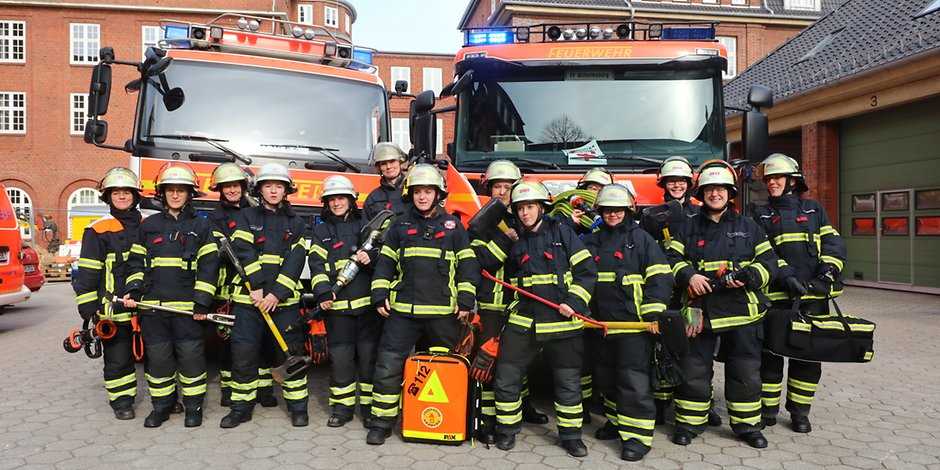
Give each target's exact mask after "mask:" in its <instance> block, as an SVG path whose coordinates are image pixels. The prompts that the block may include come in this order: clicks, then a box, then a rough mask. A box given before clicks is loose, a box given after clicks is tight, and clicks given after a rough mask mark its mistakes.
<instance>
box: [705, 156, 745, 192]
mask: <svg viewBox="0 0 940 470" xmlns="http://www.w3.org/2000/svg"><path fill="white" fill-rule="evenodd" d="M698 173H699V174H698V184H697V185H696V186H695V197H696V198H698V199H699V200H704V199H703V198H702V192H703V190H704V189H705V186H712V185H720V186H724V187H726V188H728V197H729V198H734V197H735V196H736V195H737V194H738V188H737V186H736V183H737V178H736V173H735V171H734V168H733V167H732V166H731V165H729V164H728V162H725V161H723V160H709V161H707V162H705V163H703V164H702V166H700V167H699V169H698Z"/></svg>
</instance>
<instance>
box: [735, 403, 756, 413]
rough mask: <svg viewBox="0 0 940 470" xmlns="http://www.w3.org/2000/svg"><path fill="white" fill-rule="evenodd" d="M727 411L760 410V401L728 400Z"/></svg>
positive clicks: (744, 411)
mask: <svg viewBox="0 0 940 470" xmlns="http://www.w3.org/2000/svg"><path fill="white" fill-rule="evenodd" d="M728 411H737V412H740V413H746V412H749V411H760V401H742V402H734V401H729V402H728Z"/></svg>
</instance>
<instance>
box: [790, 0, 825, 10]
mask: <svg viewBox="0 0 940 470" xmlns="http://www.w3.org/2000/svg"><path fill="white" fill-rule="evenodd" d="M820 7H821V5H820V2H819V0H783V8H784V9H786V10H801V11H820Z"/></svg>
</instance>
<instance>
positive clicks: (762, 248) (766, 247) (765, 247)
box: [754, 240, 772, 257]
mask: <svg viewBox="0 0 940 470" xmlns="http://www.w3.org/2000/svg"><path fill="white" fill-rule="evenodd" d="M771 249H772V247H771V246H770V242H769V241H767V240H764V241H762V242H760V243H758V244H757V246H755V247H754V256H755V257H757V256H760V255H762V254H764V253H766V252H768V251H770V250H771Z"/></svg>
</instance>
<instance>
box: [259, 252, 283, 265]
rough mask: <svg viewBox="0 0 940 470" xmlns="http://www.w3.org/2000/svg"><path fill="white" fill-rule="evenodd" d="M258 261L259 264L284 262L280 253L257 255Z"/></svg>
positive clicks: (279, 263)
mask: <svg viewBox="0 0 940 470" xmlns="http://www.w3.org/2000/svg"><path fill="white" fill-rule="evenodd" d="M258 261H260V262H261V264H274V265H278V266H280V265H281V263H283V262H284V257H283V256H281V255H272V254H270V253H269V254H263V255H261V256H259V257H258Z"/></svg>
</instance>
